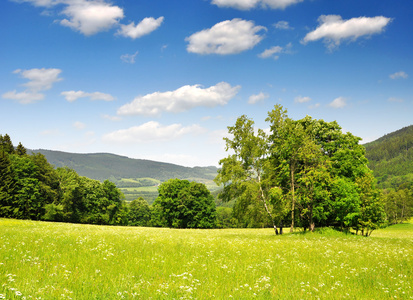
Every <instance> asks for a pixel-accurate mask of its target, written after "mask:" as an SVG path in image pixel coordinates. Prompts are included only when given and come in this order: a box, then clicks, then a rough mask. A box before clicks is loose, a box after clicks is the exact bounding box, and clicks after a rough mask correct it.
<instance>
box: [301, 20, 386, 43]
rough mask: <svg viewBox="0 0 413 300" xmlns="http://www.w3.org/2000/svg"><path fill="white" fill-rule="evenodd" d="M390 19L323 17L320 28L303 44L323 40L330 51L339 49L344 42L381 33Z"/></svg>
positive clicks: (306, 38) (306, 37)
mask: <svg viewBox="0 0 413 300" xmlns="http://www.w3.org/2000/svg"><path fill="white" fill-rule="evenodd" d="M390 21H391V19H390V18H386V17H383V16H378V17H373V18H368V17H359V18H352V19H349V20H343V19H342V18H341V16H338V15H322V16H320V17H319V18H318V22H319V24H320V25H319V26H318V27H317V28H316V29H315V30H314V31H311V32H309V33H307V35H306V36H305V37H304V39H303V40H302V43H303V44H306V43H308V42H313V41H317V40H320V39H323V40H324V42H325V43H326V45H327V47H328V48H329V49H330V50H333V49H334V48H336V47H338V46H339V45H340V43H341V41H342V40H351V41H355V40H356V39H358V38H359V37H361V36H371V35H373V34H378V33H381V32H382V31H383V30H384V27H386V25H387V24H389V22H390Z"/></svg>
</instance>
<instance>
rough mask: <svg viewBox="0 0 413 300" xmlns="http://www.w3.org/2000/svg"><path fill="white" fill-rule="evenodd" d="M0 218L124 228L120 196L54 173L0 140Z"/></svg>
mask: <svg viewBox="0 0 413 300" xmlns="http://www.w3.org/2000/svg"><path fill="white" fill-rule="evenodd" d="M0 217H7V218H17V219H31V220H41V219H42V220H49V221H65V222H81V223H91V224H110V225H126V224H127V222H128V218H127V217H128V216H127V208H126V206H125V204H124V203H123V195H122V193H121V191H120V190H119V189H118V188H117V187H116V185H115V184H114V183H112V182H110V181H108V180H106V181H105V182H103V183H101V182H99V181H97V180H93V179H89V178H86V177H81V176H79V175H78V174H77V173H76V172H75V171H74V170H71V169H68V168H59V169H57V170H55V169H54V168H53V166H52V165H50V164H49V162H48V161H47V159H46V157H45V156H44V155H42V154H40V153H36V154H32V155H27V154H26V149H25V148H24V147H23V145H22V144H21V143H19V146H18V147H17V148H16V151H14V147H13V144H12V142H11V140H10V137H9V136H8V135H7V134H6V135H5V136H4V137H3V136H0Z"/></svg>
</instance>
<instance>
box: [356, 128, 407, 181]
mask: <svg viewBox="0 0 413 300" xmlns="http://www.w3.org/2000/svg"><path fill="white" fill-rule="evenodd" d="M364 146H365V148H366V157H367V158H368V159H369V167H370V168H371V169H372V170H373V172H374V176H375V177H376V178H377V180H378V183H379V186H381V187H397V186H399V185H401V184H403V183H407V184H412V183H413V125H411V126H408V127H404V128H402V129H400V130H397V131H395V132H392V133H389V134H387V135H385V136H383V137H381V138H379V139H377V140H375V141H373V142H371V143H367V144H365V145H364Z"/></svg>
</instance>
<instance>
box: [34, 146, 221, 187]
mask: <svg viewBox="0 0 413 300" xmlns="http://www.w3.org/2000/svg"><path fill="white" fill-rule="evenodd" d="M31 151H32V152H34V153H41V154H43V155H44V156H45V157H46V159H47V160H48V162H49V163H51V164H52V165H54V166H55V167H69V168H72V169H74V170H75V171H76V172H77V173H78V174H79V175H81V176H86V177H89V178H92V179H97V180H105V179H111V178H116V179H121V178H153V179H157V180H160V181H165V180H168V179H170V178H179V179H191V180H197V181H198V180H199V181H202V180H212V179H214V178H215V176H216V174H217V170H218V169H217V168H216V167H194V168H189V167H183V166H179V165H175V164H170V163H162V162H156V161H151V160H144V159H132V158H128V157H125V156H119V155H115V154H109V153H94V154H77V153H67V152H61V151H51V150H43V149H39V150H31ZM29 152H30V151H29Z"/></svg>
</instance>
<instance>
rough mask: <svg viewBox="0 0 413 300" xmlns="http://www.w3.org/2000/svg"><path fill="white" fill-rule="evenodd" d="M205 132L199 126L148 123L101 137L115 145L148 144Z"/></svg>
mask: <svg viewBox="0 0 413 300" xmlns="http://www.w3.org/2000/svg"><path fill="white" fill-rule="evenodd" d="M203 132H205V130H204V129H203V128H202V127H200V126H199V125H192V126H187V127H184V126H182V125H181V124H172V125H168V126H163V125H161V124H160V123H158V122H155V121H150V122H147V123H145V124H142V125H140V126H134V127H131V128H128V129H121V130H117V131H114V132H111V133H108V134H106V135H104V136H103V141H104V142H109V143H111V142H115V143H150V142H165V141H171V140H175V139H178V138H180V137H182V136H184V135H187V134H195V135H197V134H200V133H203Z"/></svg>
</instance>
